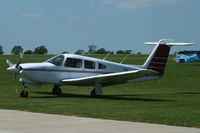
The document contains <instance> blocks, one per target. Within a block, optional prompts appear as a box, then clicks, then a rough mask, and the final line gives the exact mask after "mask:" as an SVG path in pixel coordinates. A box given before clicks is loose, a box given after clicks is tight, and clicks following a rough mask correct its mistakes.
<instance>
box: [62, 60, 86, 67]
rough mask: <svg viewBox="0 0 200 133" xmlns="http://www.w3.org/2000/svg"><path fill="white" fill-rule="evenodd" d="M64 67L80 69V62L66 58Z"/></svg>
mask: <svg viewBox="0 0 200 133" xmlns="http://www.w3.org/2000/svg"><path fill="white" fill-rule="evenodd" d="M65 67H73V68H81V67H82V60H81V59H75V58H67V60H66V62H65Z"/></svg>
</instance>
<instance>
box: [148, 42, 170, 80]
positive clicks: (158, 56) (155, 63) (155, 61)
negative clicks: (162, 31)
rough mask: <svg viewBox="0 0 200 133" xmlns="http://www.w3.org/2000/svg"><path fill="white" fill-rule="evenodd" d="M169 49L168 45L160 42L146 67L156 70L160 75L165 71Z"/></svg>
mask: <svg viewBox="0 0 200 133" xmlns="http://www.w3.org/2000/svg"><path fill="white" fill-rule="evenodd" d="M169 50H170V47H169V46H167V45H163V44H160V45H159V46H158V49H157V50H156V52H155V54H154V57H153V58H152V59H151V62H150V64H149V66H148V69H151V70H154V71H157V72H159V73H158V74H156V75H159V76H162V75H163V73H164V71H165V66H166V63H167V59H168V56H169Z"/></svg>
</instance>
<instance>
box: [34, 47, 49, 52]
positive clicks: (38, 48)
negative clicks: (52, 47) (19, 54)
mask: <svg viewBox="0 0 200 133" xmlns="http://www.w3.org/2000/svg"><path fill="white" fill-rule="evenodd" d="M33 53H34V54H47V53H48V50H47V49H46V47H45V46H44V45H41V46H39V47H37V48H35V50H34V52H33Z"/></svg>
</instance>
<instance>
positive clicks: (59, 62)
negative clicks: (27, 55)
mask: <svg viewBox="0 0 200 133" xmlns="http://www.w3.org/2000/svg"><path fill="white" fill-rule="evenodd" d="M63 60H64V56H63V55H59V56H56V57H54V58H51V59H49V60H47V62H48V63H52V64H54V65H56V66H61V65H62V63H63Z"/></svg>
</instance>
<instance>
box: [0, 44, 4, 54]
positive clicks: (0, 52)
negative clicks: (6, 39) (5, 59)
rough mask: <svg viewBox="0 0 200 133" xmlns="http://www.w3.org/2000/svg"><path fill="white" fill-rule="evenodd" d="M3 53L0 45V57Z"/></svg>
mask: <svg viewBox="0 0 200 133" xmlns="http://www.w3.org/2000/svg"><path fill="white" fill-rule="evenodd" d="M3 53H4V52H3V47H2V46H1V45H0V55H2V54H3Z"/></svg>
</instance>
